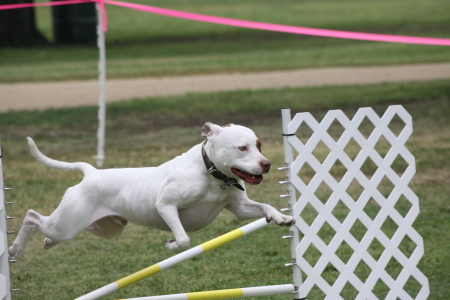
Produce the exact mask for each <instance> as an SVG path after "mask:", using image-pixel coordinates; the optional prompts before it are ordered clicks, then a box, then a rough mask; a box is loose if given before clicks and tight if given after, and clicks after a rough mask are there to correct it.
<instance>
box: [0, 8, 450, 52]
mask: <svg viewBox="0 0 450 300" xmlns="http://www.w3.org/2000/svg"><path fill="white" fill-rule="evenodd" d="M91 1H94V2H98V3H99V8H100V13H101V14H102V30H103V31H106V30H107V18H106V10H105V7H104V5H103V4H104V3H106V4H110V5H115V6H121V7H126V8H130V9H134V10H140V11H144V12H148V13H152V14H157V15H163V16H168V17H173V18H179V19H186V20H192V21H198V22H206V23H213V24H220V25H227V26H234V27H243V28H250V29H258V30H266V31H276V32H285V33H293V34H302V35H312V36H321V37H330V38H338V39H352V40H365V41H377V42H389V43H405V44H422V45H437V46H450V39H444V38H429V37H415V36H402V35H388V34H376V33H364V32H352V31H340V30H330V29H318V28H308V27H297V26H289V25H279V24H271V23H262V22H253V21H246V20H237V19H230V18H223V17H215V16H208V15H202V14H195V13H189V12H183V11H177V10H171V9H165V8H159V7H154V6H148V5H142V4H135V3H129V2H121V1H114V0H67V1H55V2H46V3H27V4H8V5H0V10H3V9H16V8H24V7H35V6H54V5H66V4H79V3H86V2H91Z"/></svg>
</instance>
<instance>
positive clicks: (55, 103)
mask: <svg viewBox="0 0 450 300" xmlns="http://www.w3.org/2000/svg"><path fill="white" fill-rule="evenodd" d="M435 79H450V63H441V64H420V65H404V66H376V67H348V68H321V69H302V70H293V71H276V72H263V73H243V74H213V75H197V76H180V77H162V78H136V79H111V80H107V86H106V99H107V102H114V101H120V100H126V99H132V98H143V97H151V96H168V95H180V94H185V93H189V92H213V91H228V90H239V89H262V88H283V87H305V86H320V85H346V84H375V83H383V82H407V81H425V80H435ZM98 94H99V86H98V82H97V80H87V81H64V82H38V83H15V84H0V112H5V111H8V110H23V109H46V108H58V107H76V106H82V105H96V104H97V101H98Z"/></svg>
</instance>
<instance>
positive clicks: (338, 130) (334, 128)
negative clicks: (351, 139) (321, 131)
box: [327, 120, 345, 142]
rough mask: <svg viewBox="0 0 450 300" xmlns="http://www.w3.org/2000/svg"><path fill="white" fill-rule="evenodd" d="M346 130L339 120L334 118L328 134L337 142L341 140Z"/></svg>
mask: <svg viewBox="0 0 450 300" xmlns="http://www.w3.org/2000/svg"><path fill="white" fill-rule="evenodd" d="M344 131H345V128H344V127H343V126H342V124H341V122H339V121H338V120H333V122H332V123H331V124H330V127H329V128H328V130H327V132H328V134H329V135H330V136H331V137H332V138H333V140H334V141H335V142H337V141H339V139H340V138H341V136H342V134H343V133H344Z"/></svg>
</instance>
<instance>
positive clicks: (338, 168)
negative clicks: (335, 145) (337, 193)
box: [329, 159, 347, 182]
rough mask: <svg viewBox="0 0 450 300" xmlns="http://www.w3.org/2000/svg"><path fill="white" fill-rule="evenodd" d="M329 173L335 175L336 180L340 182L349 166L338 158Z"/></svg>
mask: <svg viewBox="0 0 450 300" xmlns="http://www.w3.org/2000/svg"><path fill="white" fill-rule="evenodd" d="M329 173H330V175H331V176H333V178H334V180H336V181H337V182H340V181H341V180H342V178H343V177H344V176H345V174H346V173H347V168H346V167H345V165H344V164H343V163H342V162H341V161H340V160H339V159H337V160H336V161H335V162H334V164H333V166H332V167H331V169H330V170H329Z"/></svg>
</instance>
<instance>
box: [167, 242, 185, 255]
mask: <svg viewBox="0 0 450 300" xmlns="http://www.w3.org/2000/svg"><path fill="white" fill-rule="evenodd" d="M164 245H165V246H166V248H167V249H169V250H170V251H172V252H175V253H180V252H183V251H185V250H187V249H189V244H187V245H185V246H182V245H179V244H178V242H177V241H176V240H174V239H167V240H166V242H165V243H164Z"/></svg>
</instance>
